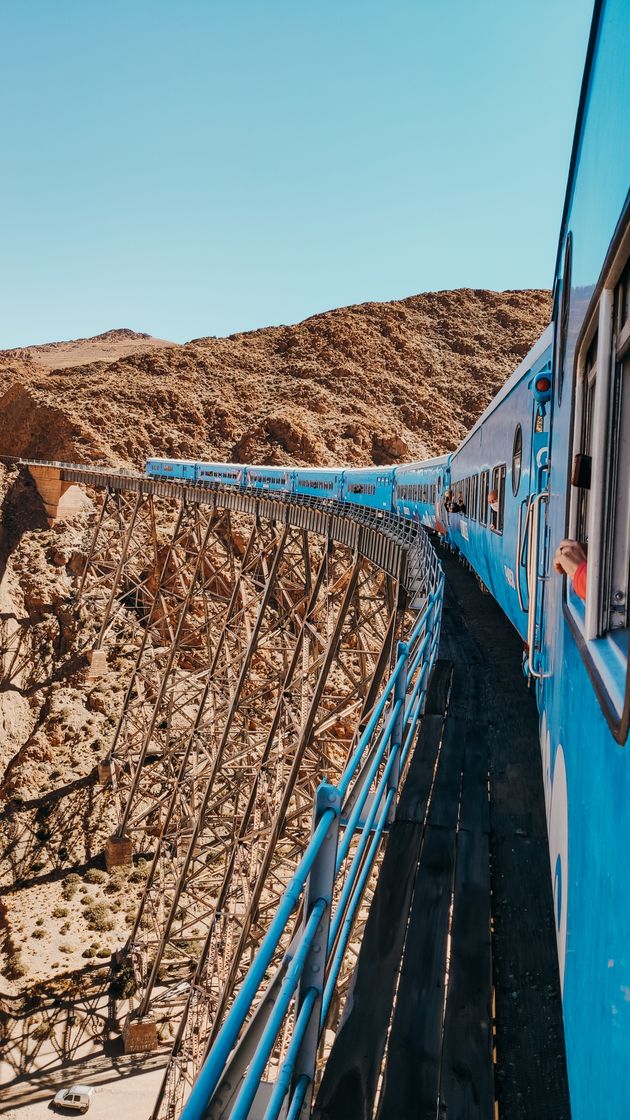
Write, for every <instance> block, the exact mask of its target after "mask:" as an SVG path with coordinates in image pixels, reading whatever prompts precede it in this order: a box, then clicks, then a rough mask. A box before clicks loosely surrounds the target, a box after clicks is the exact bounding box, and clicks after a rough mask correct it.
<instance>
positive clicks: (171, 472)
mask: <svg viewBox="0 0 630 1120" xmlns="http://www.w3.org/2000/svg"><path fill="white" fill-rule="evenodd" d="M145 471H146V473H147V474H148V475H149V477H150V478H165V479H178V480H181V481H187V482H194V481H195V480H196V477H197V462H196V460H194V459H160V458H154V459H147V463H146V467H145Z"/></svg>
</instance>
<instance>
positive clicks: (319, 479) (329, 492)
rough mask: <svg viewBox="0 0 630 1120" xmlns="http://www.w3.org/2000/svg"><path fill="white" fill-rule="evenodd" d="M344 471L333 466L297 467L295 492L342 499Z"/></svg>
mask: <svg viewBox="0 0 630 1120" xmlns="http://www.w3.org/2000/svg"><path fill="white" fill-rule="evenodd" d="M342 488H343V471H342V470H336V469H335V468H333V467H296V469H295V478H294V481H293V493H294V494H304V495H307V496H308V497H312V498H323V499H325V498H327V499H329V500H333V501H340V500H341V495H342Z"/></svg>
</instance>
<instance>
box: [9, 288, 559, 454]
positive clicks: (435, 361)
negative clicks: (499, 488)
mask: <svg viewBox="0 0 630 1120" xmlns="http://www.w3.org/2000/svg"><path fill="white" fill-rule="evenodd" d="M549 313H550V297H549V293H548V292H545V291H507V292H490V291H484V290H471V289H462V290H458V291H448V292H428V293H425V294H422V295H418V296H411V297H410V298H409V299H405V300H398V301H394V302H391V303H367V304H360V305H357V306H354V307H346V308H340V309H338V310H334V311H328V312H325V313H324V314H321V315H315V316H313V317H312V318H310V319H306V320H304V322H302V323H298V324H296V325H295V326H288V327H285V326H281V327H269V328H266V329H264V330H258V331H251V332H248V333H245V334H237V335H232V336H231V337H229V338H199V339H195V340H193V341H192V342H189V343H187V344H186V345H184V346H179V345H175V344H172V343H168V342H165V341H163V340H160V339H154V338H152V337H151V336H149V335H139V334H135V333H134V332H133V331H127V330H122V331H109V332H107V333H106V334H105V335H98V336H97V337H96V338H94V339H81V340H78V341H76V342H70V343H52V344H50V345H48V346H39V347H31V348H26V349H22V350H5V351H0V393H2V394H4V395H3V396H2V397H1V398H0V454H4V455H25V456H37V457H40V458H61V459H66V460H73V461H79V462H81V461H94V460H95V459H96V460H103V461H107V462H111V463H115V464H118V465H123V464H124V465H135V466H140V465H141V464H142V463H143V461H144V459H145V458H146V457H147V456H148V455H151V454H157V455H177V456H182V457H198V456H209V457H213V458H216V457H220V458H222V459H227V460H232V461H239V460H241V461H252V462H269V463H286V462H298V463H320V464H324V463H350V464H353V463H354V464H360V463H371V462H374V463H385V462H396V461H400V460H405V459H417V458H421V457H424V456H426V455H427V454H437V453H440V452H442V451H444V450H447V449H450V448H452V447H454V446H455V445H456V443H457V441H458V440H459V439H460V438H461V436H462V435H463V434H464V432H465V431H466V430H467V429H468V427H469V426H470V424H471V423H472V422H473V421H474V420H475V418H476V417H477V416H478V415H479V414H480V412H481V411H482V410H483V409H484V407H485V406H486V405H487V403H488V402H489V401H490V399H491V398H492V396H493V395H494V393H495V392H496V391H497V389H498V388H499V386H500V385H501V384H502V383H503V382H504V381H505V378H506V377H507V376H508V375H509V373H510V372H511V371H512V370H513V369H514V367H515V366H516V365H517V364H518V362H519V361H520V359H521V358H522V357H523V355H524V354H525V353H526V352H527V350H528V348H529V347H530V346H531V344H532V343H533V342H534V341H535V339H536V338H537V337H538V335H539V334H540V333H541V331H542V330H543V329H544V327H545V325H546V324H547V322H548V319H549Z"/></svg>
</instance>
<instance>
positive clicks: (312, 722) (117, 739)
mask: <svg viewBox="0 0 630 1120" xmlns="http://www.w3.org/2000/svg"><path fill="white" fill-rule="evenodd" d="M65 473H66V474H67V475H68V477H71V479H72V481H78V482H83V483H84V484H87V485H90V486H92V487H95V488H96V489H97V493H98V491H100V494H99V509H98V515H97V518H96V522H95V525H94V529H93V532H92V536H91V540H90V542H89V546H88V549H87V551H88V555H87V561H86V565H85V570H84V572H83V576H82V578H81V581H80V586H79V604H80V607H81V609H82V610H84V611H88V612H89V613H90V614H91V615H92V617H93V618H94V617H96V618H97V620H98V636H97V639H96V648H95V649H94V650H93V651H92V657H93V663H94V661H95V659H96V661H98V658H100V662H98V663H100V664H101V665H102V664H103V656H104V655H107V654H108V653H109V655H110V658H111V657H112V655H117V654H118V652H119V645H120V637H121V635H124V647H125V653H126V664H129V663H130V664H131V666H132V667H131V672H130V675H129V679H128V683H127V687H126V691H125V695H124V702H123V705H122V710H121V712H120V716H119V718H118V722H117V724H116V727H115V729H114V731H113V735H112V741H111V743H110V744H109V747H108V754H107V757H106V759H105V760H103V762H104V766H103V772H105V773H107V774H108V776H109V780H110V782H111V797H112V800H113V804H114V807H115V816H116V822H117V823H116V829H115V832H114V835H113V837H112V838H111V840H110V845H111V846H112V852H113V853H114V855H112V860H113V862H125V861H127V860H130V859H131V858H132V853H142V854H145V855H146V854H150V855H151V864H150V870H149V873H148V878H147V879H146V883H145V887H144V891H143V894H142V897H141V900H140V903H139V907H138V911H137V914H136V916H135V920H134V923H133V926H132V929H131V933H130V936H129V940H128V943H127V945H126V946H125V949H124V952H123V954H118V966H119V967H121V966H124V967H126V968H127V970H128V972H129V973H130V974H131V973H132V974H133V980H134V983H135V988H136V992H135V996H134V997H133V1002H132V1007H131V1021H134V1020H135V1021H143V1022H144V1021H146V1019H147V1017H150V1016H151V1012H152V1009H153V1008H154V1006H156V1005H160V1004H161V1005H162V1006H164V996H165V994H167V995H168V1008H169V1015H170V1018H171V1022H172V1023H173V1025H174V1026H175V1029H176V1037H175V1043H174V1047H173V1051H172V1055H171V1058H170V1061H169V1063H168V1066H167V1070H166V1075H165V1078H164V1082H163V1085H162V1088H161V1090H160V1094H159V1098H158V1102H157V1104H156V1108H155V1112H154V1116H155V1117H158V1116H159V1117H169V1118H171V1117H175V1115H176V1114H177V1110H178V1108H179V1106H180V1104H181V1102H182V1100H183V1098H184V1096H185V1094H186V1092H187V1088H188V1087H189V1085H190V1084H191V1082H192V1080H193V1079H194V1077H195V1075H196V1073H197V1071H198V1068H199V1065H200V1063H201V1061H202V1060H203V1057H204V1053H205V1051H206V1048H207V1045H208V1044H209V1042H211V1041H212V1038H213V1037H214V1034H215V1032H216V1029H217V1027H218V1025H219V1024H220V1022H221V1019H222V1017H223V1015H224V1013H225V1011H226V1009H227V1008H228V1006H229V1005H230V1003H231V1001H232V999H233V995H234V992H235V989H236V988H237V987H238V985H239V982H240V980H241V978H242V976H243V974H244V971H245V970H246V969H247V966H248V965H249V963H250V961H251V958H252V955H253V953H254V952H255V950H256V947H257V945H258V944H259V942H260V940H261V938H262V936H263V934H264V932H265V930H266V928H267V925H268V921H269V917H270V915H271V914H273V912H274V910H275V908H276V906H277V903H278V899H279V898H280V896H281V895H282V893H283V891H284V890H285V888H286V886H287V884H288V882H289V881H290V879H291V876H292V873H293V870H294V868H295V866H296V864H297V862H298V860H299V858H300V856H301V854H302V852H303V850H304V847H305V845H306V843H307V842H308V839H309V836H310V825H311V814H312V805H313V797H314V793H315V790H316V788H317V786H318V784H319V783H320V782H321V781H322V779H323V778H324V777H328V778H329V780H330V781H332V782H335V781H336V780H337V779H338V777H339V775H340V774H341V772H342V771H343V768H344V766H345V764H346V762H347V760H348V757H349V754H350V751H351V749H352V747H353V745H354V744H355V743H356V739H357V736H358V734H359V732H360V730H361V729H362V727H363V726H364V724H365V722H366V720H367V718H368V716H369V714H370V712H371V710H372V708H373V706H374V703H375V700H376V697H377V694H378V690H379V686H380V683H381V681H382V680H383V678H384V677H385V676H386V675H387V673H388V671H389V670H390V669H391V665H392V663H393V658H394V654H395V648H396V639H397V637H398V636H399V635H400V632H401V629H402V627H403V616H404V611H405V608H406V603H407V602H408V598H407V596H406V594H405V588H406V590H407V591H409V592H410V594H411V595H415V597H416V598H420V599H421V597H422V594H423V588H422V586H421V581H420V578H419V577H418V575H417V572H418V571H419V570H420V567H421V566H420V567H419V566H418V565H417V564H416V567H415V568H414V565H413V563H410V562H409V560H410V550H411V552H413V549H412V548H411V546H412V545H413V544H414V542H415V544H416V545H418V538H417V536H415V537H414V536H413V534H412V533H410V530H409V528H408V526H407V527H405V526H404V524H403V523H401V522H397V521H396V519H393V518H389V519H387V518H381V519H379V520H377V519H375V518H374V516H373V515H368V516H366V515H365V514H364V513H363V512H362V511H360V510H357V511H354V513H352V511H351V516H348V513H347V511H346V510H341V509H340V508H339V507H335V506H333V505H332V504H330V505H329V506H322V503H319V504H318V505H316V504H315V503H313V507H312V508H309V504H308V503H294V502H293V503H291V502H289V503H287V502H284V501H282V500H280V499H276V500H270V499H269V498H268V497H257V496H255V495H242V494H234V493H226V492H223V493H221V492H220V491H216V490H214V491H210V490H206V489H200V488H198V487H193V486H190V487H189V486H184V485H180V486H178V485H173V484H155V483H151V481H150V480H146V479H142V478H140V477H138V476H136V477H133V476H129V477H126V478H125V477H117V476H112V475H109V476H108V475H106V474H105V472H96V471H86V470H81V469H78V468H77V469H70V468H68V469H66V472H65ZM414 532H415V531H414ZM412 559H413V557H412ZM118 664H120V659H119V660H118ZM115 853H118V854H117V855H116V854H115ZM121 853H122V854H121ZM110 854H111V853H110ZM298 917H299V916H298ZM121 958H122V959H121Z"/></svg>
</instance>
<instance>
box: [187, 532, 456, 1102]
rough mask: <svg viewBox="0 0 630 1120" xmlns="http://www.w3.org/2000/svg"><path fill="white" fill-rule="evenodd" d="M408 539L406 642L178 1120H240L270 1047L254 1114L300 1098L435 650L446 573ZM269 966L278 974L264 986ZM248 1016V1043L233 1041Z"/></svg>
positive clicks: (309, 1080)
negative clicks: (294, 917) (412, 581)
mask: <svg viewBox="0 0 630 1120" xmlns="http://www.w3.org/2000/svg"><path fill="white" fill-rule="evenodd" d="M417 536H418V540H419V542H420V544H419V547H418V556H417V560H418V565H419V567H418V570H419V571H421V574H422V579H423V581H424V582H425V584H426V591H427V594H426V598H425V600H424V604H423V606H422V608H421V610H420V612H419V615H418V618H417V619H416V620H414V624H413V626H412V628H411V632H410V634H409V636H408V638H407V640H406V641H405V642H400V643H399V645H398V650H397V659H396V663H395V665H394V668H393V671H392V673H391V675H390V676H389V678H388V680H387V681H386V682H385V684H384V686H383V688H382V690H381V693H380V695H379V697H378V701H377V703H376V705H375V706H374V708H373V711H372V713H371V715H370V718H369V720H368V723H367V725H366V727H365V728H364V730H363V731H362V733H361V735H360V736H359V739H358V741H357V745H356V747H355V749H354V751H353V752H352V755H351V756H350V758H349V760H348V762H347V764H346V767H345V769H344V771H343V773H342V775H341V778H340V779H339V782H338V784H337V786H336V787H335V786H331V785H329V784H327V783H322V784H321V785H320V787H319V788H318V790H317V794H316V799H315V807H314V819H313V832H312V835H311V840H310V841H309V844H308V846H307V848H306V851H305V853H304V855H303V856H302V859H301V861H300V864H299V866H298V869H297V871H296V873H295V875H294V877H293V879H292V881H291V884H290V885H289V887H288V888H287V890H286V891H285V893H284V895H283V896H282V899H281V901H280V904H279V906H278V909H277V911H276V914H275V915H274V917H273V919H272V921H271V925H270V927H269V929H268V931H267V934H266V935H265V937H264V939H263V941H262V943H261V945H260V947H259V949H258V951H257V953H256V955H255V957H254V959H253V961H252V964H251V966H250V969H249V971H248V973H247V975H246V977H245V979H244V981H243V984H242V986H241V989H240V991H239V993H238V995H237V997H236V999H235V1000H234V1003H233V1005H232V1007H231V1009H230V1011H229V1012H228V1014H227V1016H226V1018H225V1021H224V1023H223V1024H222V1026H221V1029H220V1030H219V1033H218V1035H217V1038H216V1040H215V1042H214V1044H213V1046H212V1048H211V1050H210V1052H209V1054H208V1056H207V1058H206V1061H205V1063H204V1065H203V1067H202V1069H201V1071H200V1073H199V1075H198V1077H197V1080H196V1082H195V1084H194V1086H193V1089H192V1092H191V1094H190V1096H189V1098H188V1101H187V1102H186V1104H185V1106H184V1110H183V1112H182V1116H181V1120H221V1118H225V1120H227V1118H228V1117H229V1118H230V1120H246V1118H247V1117H248V1116H249V1114H250V1110H251V1107H252V1104H253V1101H254V1097H255V1095H256V1092H257V1089H258V1086H259V1084H260V1082H261V1080H262V1078H263V1075H264V1071H265V1069H266V1068H267V1066H268V1063H269V1061H270V1058H271V1057H272V1055H274V1054H275V1055H276V1059H277V1062H278V1063H279V1066H278V1071H277V1076H276V1078H275V1082H274V1084H273V1087H272V1089H271V1093H270V1096H269V1099H268V1101H267V1104H266V1109H265V1111H264V1120H278V1118H279V1117H280V1116H281V1115H286V1117H287V1118H289V1117H293V1118H297V1117H298V1115H304V1113H303V1109H304V1107H305V1106H306V1107H307V1108H308V1107H309V1106H310V1101H311V1098H312V1094H313V1086H314V1079H315V1062H316V1056H317V1047H318V1043H319V1039H320V1038H321V1033H322V1031H323V1030H324V1027H325V1024H326V1019H327V1016H328V1013H329V1010H330V1006H331V1001H332V998H333V994H334V990H335V985H336V983H337V979H338V976H339V973H340V970H341V967H342V964H343V960H344V956H345V953H346V948H347V945H348V941H349V939H350V936H351V931H352V927H353V922H354V919H355V917H356V913H357V910H358V908H359V905H360V903H361V900H362V898H363V894H364V890H365V887H366V884H367V882H368V879H369V876H370V873H371V871H372V868H373V866H374V862H375V860H376V858H377V856H378V852H379V849H380V847H381V841H382V836H383V833H384V831H385V829H386V827H387V823H388V821H389V820H390V819H391V814H392V812H393V807H394V805H395V801H396V798H397V794H398V785H399V777H400V774H402V773H404V768H405V764H406V762H407V760H408V758H409V753H410V750H411V746H412V743H413V740H414V735H415V731H416V728H417V724H418V721H419V719H420V718H421V715H422V711H423V708H424V701H425V698H426V693H427V688H428V682H429V677H430V673H431V669H432V667H433V665H434V663H435V659H436V656H437V650H438V642H439V633H440V621H441V611H442V599H443V590H444V575H443V572H442V569H441V567H440V565H439V562H438V560H437V556H436V555H435V553H434V551H433V549H432V547H431V545H430V543H429V540H428V537H426V536H425V534H424V533H418V534H417ZM414 543H415V542H414ZM346 807H347V810H346ZM298 903H301V905H302V911H303V919H302V926H301V928H300V930H299V932H298V933H297V934H296V935H295V936H293V938H292V940H291V943H290V945H289V948H288V949H286V950H285V951H284V955H283V956H281V957H280V959H279V954H281V946H282V942H283V939H284V938H286V937H287V936H288V929H287V926H288V921H289V917H290V915H291V913H292V912H293V911H294V910H295V909H296V907H297V906H298ZM284 943H285V944H286V940H285V942H284ZM273 967H275V968H276V969H277V971H276V975H277V976H281V977H282V979H281V981H280V980H279V981H278V982H277V983H273V984H271V985H269V983H268V981H269V976H270V969H271V968H273ZM265 983H267V987H265V986H264V985H265ZM261 1001H264V1004H265V1009H264V1010H263V1004H262V1002H261ZM292 1007H293V1008H294V1010H293V1012H292V1014H291V1015H289V1012H290V1009H291V1008H292ZM261 1010H263V1021H262V1025H259V1023H258V1019H259V1018H260V1013H261ZM248 1020H249V1021H250V1022H251V1023H252V1031H253V1034H252V1042H251V1044H249V1043H248V1044H247V1045H242V1043H243V1040H244V1039H245V1038H246V1036H247V1031H248ZM254 1028H255V1029H254ZM237 1042H238V1049H236V1050H235V1049H234V1048H235V1046H236V1044H237ZM278 1048H279V1050H278ZM228 1060H229V1069H227V1068H226V1067H227V1064H228ZM285 1108H286V1112H284V1111H283V1110H284V1109H285Z"/></svg>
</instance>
